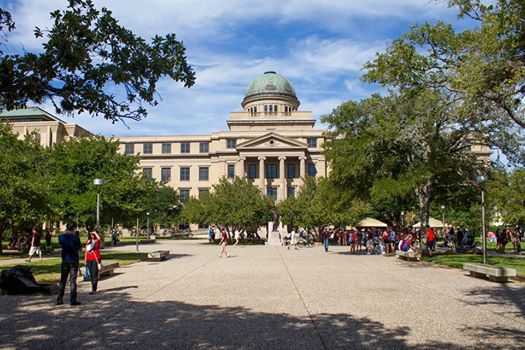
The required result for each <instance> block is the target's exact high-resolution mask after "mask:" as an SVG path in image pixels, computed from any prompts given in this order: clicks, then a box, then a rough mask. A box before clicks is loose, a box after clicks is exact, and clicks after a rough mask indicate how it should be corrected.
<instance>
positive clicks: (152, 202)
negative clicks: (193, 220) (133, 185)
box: [146, 183, 182, 227]
mask: <svg viewBox="0 0 525 350" xmlns="http://www.w3.org/2000/svg"><path fill="white" fill-rule="evenodd" d="M181 210H182V202H181V197H180V195H179V194H178V193H177V191H176V190H175V189H174V188H172V187H169V186H166V185H164V184H156V183H155V187H154V189H153V190H152V191H150V192H149V193H148V196H147V207H146V211H147V212H148V213H150V215H149V217H150V220H151V222H152V225H153V226H155V225H156V224H157V225H160V226H161V227H171V226H173V225H174V224H175V223H178V222H179V221H180V214H181Z"/></svg>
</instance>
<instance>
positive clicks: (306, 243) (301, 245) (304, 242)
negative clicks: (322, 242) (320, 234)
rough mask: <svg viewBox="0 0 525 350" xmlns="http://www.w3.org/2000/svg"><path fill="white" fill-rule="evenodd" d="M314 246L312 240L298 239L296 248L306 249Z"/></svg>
mask: <svg viewBox="0 0 525 350" xmlns="http://www.w3.org/2000/svg"><path fill="white" fill-rule="evenodd" d="M313 246H314V240H313V239H304V238H302V239H300V240H299V241H297V247H299V248H304V247H308V248H312V247H313Z"/></svg>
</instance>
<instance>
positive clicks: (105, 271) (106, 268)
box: [98, 262, 120, 277]
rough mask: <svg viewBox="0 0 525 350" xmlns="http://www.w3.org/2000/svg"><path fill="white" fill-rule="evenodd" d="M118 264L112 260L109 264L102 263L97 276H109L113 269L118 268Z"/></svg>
mask: <svg viewBox="0 0 525 350" xmlns="http://www.w3.org/2000/svg"><path fill="white" fill-rule="evenodd" d="M119 267H120V264H119V263H118V262H114V263H111V264H102V269H100V270H99V272H98V276H99V277H101V276H111V275H112V274H113V272H114V271H115V269H117V268H119Z"/></svg>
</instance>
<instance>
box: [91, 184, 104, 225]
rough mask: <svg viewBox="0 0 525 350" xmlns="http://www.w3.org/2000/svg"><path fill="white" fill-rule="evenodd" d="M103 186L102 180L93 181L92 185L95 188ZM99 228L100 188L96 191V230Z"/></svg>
mask: <svg viewBox="0 0 525 350" xmlns="http://www.w3.org/2000/svg"><path fill="white" fill-rule="evenodd" d="M103 184H104V180H102V179H94V180H93V185H95V186H102V185H103ZM99 227H100V187H99V188H98V189H97V228H99Z"/></svg>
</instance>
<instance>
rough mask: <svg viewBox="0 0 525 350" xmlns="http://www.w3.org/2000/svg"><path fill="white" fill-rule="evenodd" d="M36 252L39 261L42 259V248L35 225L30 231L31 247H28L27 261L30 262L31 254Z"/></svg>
mask: <svg viewBox="0 0 525 350" xmlns="http://www.w3.org/2000/svg"><path fill="white" fill-rule="evenodd" d="M35 253H38V256H39V257H40V261H42V248H41V246H40V232H39V230H38V229H37V228H36V227H33V230H32V231H31V248H30V249H29V258H28V259H27V260H26V261H27V262H31V259H32V258H33V254H35Z"/></svg>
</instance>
